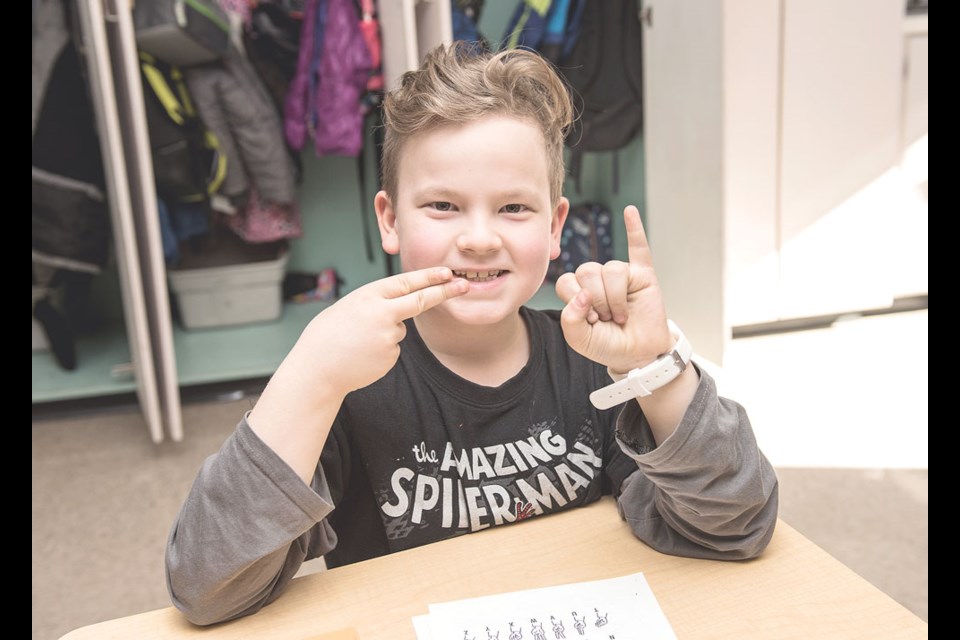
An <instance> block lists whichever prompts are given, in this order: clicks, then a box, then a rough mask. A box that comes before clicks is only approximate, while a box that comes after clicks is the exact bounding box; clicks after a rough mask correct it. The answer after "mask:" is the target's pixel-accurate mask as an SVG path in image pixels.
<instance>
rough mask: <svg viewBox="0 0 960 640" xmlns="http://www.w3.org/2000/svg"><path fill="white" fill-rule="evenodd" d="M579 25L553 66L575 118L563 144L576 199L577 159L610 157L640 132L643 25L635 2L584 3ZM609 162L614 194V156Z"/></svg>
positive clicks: (616, 180) (612, 0)
mask: <svg viewBox="0 0 960 640" xmlns="http://www.w3.org/2000/svg"><path fill="white" fill-rule="evenodd" d="M572 4H573V5H576V4H577V3H576V2H573V3H572ZM579 19H580V24H579V34H578V35H577V39H576V43H575V44H574V46H573V49H572V51H571V52H570V55H569V56H567V57H566V58H565V59H563V60H560V62H559V65H558V67H559V70H560V71H561V73H562V74H563V75H564V76H565V77H566V79H567V81H568V82H569V84H570V86H571V88H572V89H573V100H574V106H575V108H576V113H577V114H578V117H577V119H576V121H575V122H574V125H573V127H571V129H570V131H569V133H568V135H567V140H566V143H567V146H568V147H569V148H570V150H571V156H570V162H569V165H568V166H569V175H570V176H571V177H572V178H574V181H575V185H576V189H577V192H578V193H579V192H580V169H581V165H582V160H583V154H584V153H585V152H592V151H614V152H615V151H617V150H618V149H621V148H623V147H624V146H626V145H627V144H628V143H629V142H630V141H631V140H633V139H634V137H636V135H637V133H639V132H640V131H641V130H642V128H643V58H642V55H643V48H642V40H641V38H642V35H643V29H642V27H643V25H642V23H641V18H640V2H639V0H602V1H596V2H589V1H588V2H586V3H585V4H584V6H583V7H582V15H581V16H580V17H579ZM613 159H614V172H613V180H614V191H615V192H616V191H617V189H618V186H619V185H618V173H617V164H616V163H617V156H616V154H614V156H613Z"/></svg>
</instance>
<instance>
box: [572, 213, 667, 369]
mask: <svg viewBox="0 0 960 640" xmlns="http://www.w3.org/2000/svg"><path fill="white" fill-rule="evenodd" d="M623 221H624V225H625V227H626V232H627V247H628V255H629V262H623V261H621V260H611V261H609V262H607V263H605V264H600V263H598V262H587V263H585V264H582V265H580V266H579V267H578V268H577V270H576V272H575V273H565V274H563V275H562V276H560V278H559V279H558V280H557V287H556V289H557V295H558V296H560V299H561V300H563V302H564V303H566V306H565V307H564V309H563V312H562V314H561V316H560V322H561V326H562V327H563V334H564V337H565V338H566V340H567V343H568V344H569V345H570V347H571V348H573V350H574V351H576V352H577V353H580V354H581V355H583V356H585V357H587V358H589V359H591V360H593V361H595V362H599V363H601V364H605V365H607V366H608V367H609V368H610V369H611V370H613V371H615V372H617V373H626V372H627V371H629V370H630V369H633V368H636V367H642V366H644V365H646V364H648V363H650V362H652V361H653V360H655V359H656V358H657V357H658V356H659V355H660V354H663V353H666V352H668V351H669V350H670V349H671V348H672V346H673V341H672V338H671V336H670V331H669V328H668V327H667V315H666V310H665V308H664V305H663V296H662V293H661V291H660V286H659V284H658V283H657V276H656V273H654V270H653V260H652V257H651V255H650V247H649V245H648V244H647V236H646V233H645V232H644V230H643V223H642V222H641V220H640V212H639V211H638V210H637V208H636V207H635V206H633V205H629V206H627V207H626V208H625V209H624V210H623Z"/></svg>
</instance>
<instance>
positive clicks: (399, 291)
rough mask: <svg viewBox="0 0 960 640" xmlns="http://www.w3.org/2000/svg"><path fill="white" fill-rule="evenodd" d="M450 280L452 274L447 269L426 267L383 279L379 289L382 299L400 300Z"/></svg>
mask: <svg viewBox="0 0 960 640" xmlns="http://www.w3.org/2000/svg"><path fill="white" fill-rule="evenodd" d="M452 279H453V272H452V271H451V270H450V268H449V267H428V268H426V269H417V270H416V271H404V272H403V273H398V274H396V275H393V276H389V277H387V278H384V279H383V280H380V285H381V287H380V289H381V293H382V294H383V297H384V298H387V299H390V298H400V297H402V296H406V295H409V294H411V293H413V292H415V291H419V290H421V289H425V288H426V287H431V286H434V285H438V284H443V283H444V282H449V281H450V280H452Z"/></svg>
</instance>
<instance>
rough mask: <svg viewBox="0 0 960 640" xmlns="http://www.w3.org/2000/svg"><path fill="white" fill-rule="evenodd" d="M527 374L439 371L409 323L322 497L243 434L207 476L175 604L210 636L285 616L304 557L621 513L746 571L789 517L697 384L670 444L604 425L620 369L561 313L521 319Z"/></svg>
mask: <svg viewBox="0 0 960 640" xmlns="http://www.w3.org/2000/svg"><path fill="white" fill-rule="evenodd" d="M521 312H522V314H523V317H524V319H525V321H526V322H527V327H528V329H529V334H530V339H531V357H530V361H529V362H528V363H527V365H526V366H525V367H524V368H523V369H522V370H521V371H520V372H519V373H518V374H517V375H516V376H515V377H514V378H512V379H510V380H508V381H507V382H505V383H504V384H503V385H501V386H499V387H484V386H481V385H477V384H474V383H472V382H469V381H467V380H464V379H463V378H460V377H459V376H457V375H456V374H454V373H453V372H451V371H450V370H448V369H446V368H445V367H443V365H442V364H440V362H439V361H437V360H436V358H435V357H434V356H433V355H432V354H431V353H430V351H429V350H428V349H427V348H426V346H425V345H424V344H423V341H422V340H421V339H420V337H419V335H418V334H417V332H416V327H415V326H414V324H413V323H412V322H409V323H408V327H407V328H408V331H407V337H406V338H405V340H404V342H403V343H402V345H401V355H400V359H399V361H398V362H397V364H396V366H395V367H394V368H393V369H392V370H391V371H390V372H388V373H387V375H386V376H384V378H382V379H381V380H379V381H377V382H376V383H374V384H372V385H370V386H369V387H365V388H364V389H360V390H358V391H355V392H354V393H351V394H349V395H348V396H347V398H346V399H345V400H344V402H343V405H342V406H341V409H340V412H339V414H338V416H337V419H336V421H335V423H334V425H333V428H332V430H331V433H330V436H329V438H328V440H327V443H326V446H325V447H324V450H323V454H322V455H321V459H320V464H319V465H318V467H317V472H316V475H315V476H314V478H313V480H312V482H311V484H310V486H307V485H306V484H305V483H304V482H303V481H302V480H300V478H299V477H298V476H297V475H296V474H295V473H294V471H293V470H292V469H291V468H290V467H289V466H288V465H287V464H286V463H285V462H283V461H282V460H281V459H280V458H279V457H278V456H277V455H276V454H275V453H274V452H273V451H272V450H271V449H270V448H269V447H267V446H266V445H265V444H264V443H263V442H262V441H261V440H260V439H259V438H258V437H257V435H256V434H255V433H254V432H253V431H252V430H251V429H250V427H249V425H248V424H247V422H246V419H245V417H244V419H242V420H241V421H240V423H239V425H238V426H237V429H236V431H235V432H234V433H233V434H232V435H231V436H230V437H229V438H228V439H227V441H226V442H225V443H224V445H223V446H222V448H221V449H220V451H219V452H217V453H216V454H214V455H212V456H210V457H209V458H208V459H207V460H206V461H205V462H204V464H203V466H202V468H201V469H200V472H199V474H198V475H197V479H196V481H195V483H194V485H193V487H192V488H191V490H190V493H189V495H188V496H187V498H186V500H185V502H184V504H183V507H182V508H181V511H180V513H179V515H178V517H177V520H176V522H175V523H174V526H173V528H172V530H171V532H170V538H169V543H168V547H167V557H166V561H167V579H168V587H169V590H170V594H171V598H172V600H173V603H174V605H175V606H176V607H178V608H179V609H180V610H182V611H183V612H184V613H185V614H186V615H187V617H188V619H190V620H191V621H192V622H194V623H196V624H210V623H214V622H219V621H223V620H229V619H232V618H236V617H240V616H243V615H249V614H251V613H254V612H256V611H258V610H259V609H260V608H261V607H263V606H264V605H266V604H268V603H270V602H272V601H273V600H274V599H275V598H277V597H278V596H279V595H280V594H281V593H282V592H283V590H284V587H285V586H286V585H287V584H288V583H289V581H290V580H291V579H292V578H293V576H294V575H295V574H296V572H297V570H298V569H299V567H300V565H301V564H302V562H303V561H304V560H306V559H310V558H314V557H318V556H321V555H322V556H324V557H325V559H326V562H327V565H328V566H330V567H335V566H340V565H343V564H348V563H351V562H356V561H360V560H364V559H367V558H371V557H375V556H378V555H383V554H386V553H391V552H394V551H399V550H402V549H408V548H411V547H415V546H419V545H422V544H427V543H430V542H434V541H437V540H442V539H445V538H449V537H452V536H457V535H462V534H465V533H470V532H473V531H478V530H481V529H484V528H486V527H489V526H497V525H503V524H514V523H519V524H521V525H522V523H520V522H519V521H520V520H523V519H525V518H528V517H535V516H538V515H541V514H544V513H550V512H554V511H559V510H563V509H567V508H572V507H576V506H582V505H584V504H588V503H590V502H593V501H595V500H597V499H598V498H599V497H600V496H601V495H604V494H611V493H612V494H613V495H615V496H616V498H617V503H618V508H619V512H620V515H621V516H622V517H623V518H624V520H625V521H626V523H627V524H628V525H629V526H630V528H631V530H632V531H633V533H634V534H635V535H636V536H637V538H639V539H640V540H642V541H643V542H645V543H646V544H648V545H650V546H651V547H653V548H655V549H657V550H659V551H661V552H664V553H669V554H675V555H682V556H689V557H699V558H714V559H729V560H735V559H743V558H750V557H754V556H756V555H758V554H760V553H761V552H762V550H763V549H764V548H765V547H766V545H767V543H768V542H769V540H770V537H771V536H772V535H773V529H774V525H775V523H776V518H777V479H776V475H775V473H774V471H773V468H772V467H771V465H770V463H769V462H768V461H767V460H766V458H765V457H764V456H763V454H762V453H761V452H760V451H759V449H758V447H757V444H756V440H755V438H754V435H753V432H752V429H751V427H750V422H749V420H748V418H747V415H746V413H745V411H744V409H743V408H742V407H741V406H740V405H739V404H737V403H736V402H733V401H731V400H728V399H725V398H721V397H719V396H718V395H717V390H716V385H715V383H714V381H713V379H712V378H710V377H709V375H708V374H707V373H706V372H705V371H703V370H702V369H701V370H699V372H700V384H699V387H698V389H697V393H696V395H695V397H694V399H693V401H692V403H691V405H690V407H689V408H688V410H687V411H686V414H685V415H684V417H683V420H682V421H681V423H680V425H679V426H678V427H677V429H676V431H675V432H674V433H673V435H671V436H670V437H669V438H668V439H667V440H666V441H664V442H663V443H661V445H660V446H659V447H658V446H656V444H655V442H654V440H653V436H652V434H651V432H650V429H649V426H648V425H647V424H646V420H645V418H644V417H643V414H642V412H641V411H640V407H639V405H638V404H637V403H636V402H633V401H631V402H628V403H626V404H625V405H623V407H622V408H621V409H611V410H608V411H598V410H597V409H596V408H594V407H593V406H592V405H591V404H590V401H589V398H588V395H589V393H590V391H592V390H593V389H596V388H599V387H601V386H604V385H606V384H609V378H608V377H607V375H606V369H605V367H603V366H602V365H599V364H597V363H594V362H591V361H589V360H587V359H585V358H583V357H582V356H580V355H579V354H577V353H575V352H573V351H572V350H571V349H570V348H569V347H568V346H567V345H566V342H565V341H564V339H563V335H562V332H561V330H560V325H559V312H554V311H532V310H530V309H526V308H523V309H522V310H521Z"/></svg>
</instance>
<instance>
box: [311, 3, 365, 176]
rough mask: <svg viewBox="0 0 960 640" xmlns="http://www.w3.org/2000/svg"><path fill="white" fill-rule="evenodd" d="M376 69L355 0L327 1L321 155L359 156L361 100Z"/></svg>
mask: <svg viewBox="0 0 960 640" xmlns="http://www.w3.org/2000/svg"><path fill="white" fill-rule="evenodd" d="M372 70H373V64H372V62H371V59H370V51H369V49H368V48H367V43H366V41H365V40H364V37H363V32H362V31H361V30H360V16H359V15H358V14H357V9H356V7H355V5H354V4H353V0H328V6H327V16H326V30H325V32H324V38H323V57H322V58H321V63H320V82H319V88H318V91H317V102H316V104H317V107H316V108H317V110H316V118H315V119H316V123H317V129H316V137H315V139H314V146H315V148H316V153H317V155H318V156H324V155H342V156H352V157H356V156H357V155H359V154H360V149H361V148H362V147H363V110H362V107H361V103H360V100H361V98H362V97H363V95H364V93H366V90H367V79H368V78H369V77H370V72H371V71H372Z"/></svg>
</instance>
